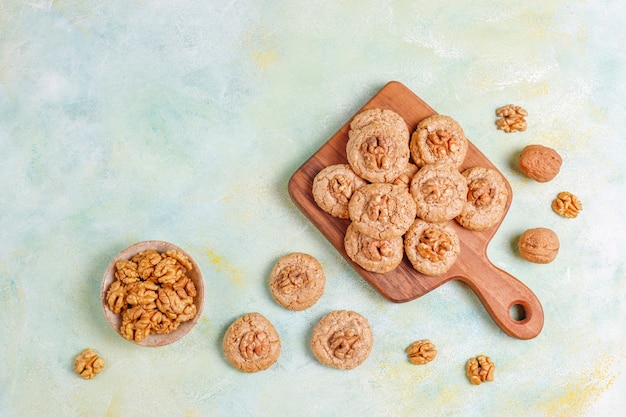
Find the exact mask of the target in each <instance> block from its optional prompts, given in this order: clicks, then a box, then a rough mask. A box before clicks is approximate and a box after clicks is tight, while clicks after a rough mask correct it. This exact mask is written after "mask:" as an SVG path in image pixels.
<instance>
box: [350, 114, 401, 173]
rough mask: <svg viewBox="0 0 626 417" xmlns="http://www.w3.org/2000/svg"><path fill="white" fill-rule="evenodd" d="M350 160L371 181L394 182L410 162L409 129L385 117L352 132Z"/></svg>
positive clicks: (356, 170) (353, 166)
mask: <svg viewBox="0 0 626 417" xmlns="http://www.w3.org/2000/svg"><path fill="white" fill-rule="evenodd" d="M346 155H347V158H348V163H349V164H350V166H351V167H352V169H353V170H354V172H356V174H357V175H358V176H360V177H361V178H364V179H366V180H368V181H370V182H391V181H393V180H395V179H396V178H397V177H398V175H400V174H401V173H402V171H404V168H405V167H406V165H407V164H408V163H409V156H410V152H409V137H408V130H407V131H406V135H405V134H404V132H400V131H398V129H397V128H396V127H395V126H393V125H390V124H386V123H384V122H382V121H377V122H373V123H370V124H367V125H365V126H363V127H361V128H359V129H351V130H350V131H349V132H348V143H347V144H346Z"/></svg>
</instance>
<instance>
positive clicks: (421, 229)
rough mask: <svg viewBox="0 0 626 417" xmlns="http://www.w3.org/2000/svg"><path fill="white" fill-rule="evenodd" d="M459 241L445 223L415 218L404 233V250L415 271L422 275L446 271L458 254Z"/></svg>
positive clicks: (438, 273) (439, 273) (432, 274)
mask: <svg viewBox="0 0 626 417" xmlns="http://www.w3.org/2000/svg"><path fill="white" fill-rule="evenodd" d="M460 249H461V243H460V242H459V238H458V236H457V234H456V232H455V231H454V229H453V228H452V227H451V226H450V225H448V224H446V223H428V222H425V221H424V220H421V219H416V220H415V222H414V223H413V224H412V225H411V227H410V228H409V230H408V231H407V232H406V234H405V235H404V250H405V252H406V256H407V258H409V261H410V262H411V265H413V268H415V269H416V270H417V271H419V272H421V273H422V274H424V275H431V276H434V275H441V274H443V273H444V272H447V271H448V270H449V269H450V268H451V267H452V265H453V264H454V262H455V261H456V258H457V257H458V255H459V252H460Z"/></svg>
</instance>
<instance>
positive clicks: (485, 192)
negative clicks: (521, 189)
mask: <svg viewBox="0 0 626 417" xmlns="http://www.w3.org/2000/svg"><path fill="white" fill-rule="evenodd" d="M462 175H463V176H464V177H465V178H466V180H467V201H466V202H465V204H464V205H463V209H462V210H461V213H460V214H459V215H458V216H457V217H456V221H457V222H458V223H459V224H460V225H461V226H463V227H464V228H466V229H470V230H486V229H489V228H490V227H492V226H493V225H495V224H496V223H498V221H499V220H500V219H502V216H504V209H505V207H506V201H507V197H508V195H509V192H508V190H507V188H506V185H505V182H504V179H503V178H502V175H500V174H499V173H498V172H497V171H495V170H493V169H490V168H483V167H473V168H469V169H466V170H465V171H463V172H462Z"/></svg>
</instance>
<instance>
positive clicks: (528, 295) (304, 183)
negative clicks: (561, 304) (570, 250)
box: [288, 81, 543, 339]
mask: <svg viewBox="0 0 626 417" xmlns="http://www.w3.org/2000/svg"><path fill="white" fill-rule="evenodd" d="M370 108H386V109H391V110H393V111H395V112H396V113H398V114H400V115H401V116H402V117H403V118H404V120H405V121H406V123H407V125H408V127H409V131H410V132H413V131H415V128H416V127H417V124H418V123H419V121H420V120H422V119H424V118H426V117H428V116H431V115H433V114H436V112H435V110H434V109H433V108H431V107H430V106H429V105H428V104H426V103H425V102H424V101H423V100H422V99H420V98H419V97H417V96H416V95H415V94H414V93H413V92H412V91H411V90H409V89H408V88H407V87H405V86H404V85H403V84H401V83H399V82H396V81H392V82H389V83H388V84H386V85H385V86H384V87H383V88H382V89H381V90H380V91H379V92H378V93H377V94H376V95H374V97H373V98H372V99H370V100H369V101H368V102H367V103H366V104H365V105H364V106H363V107H362V108H361V109H360V110H359V111H358V112H357V113H356V114H358V113H359V112H361V111H363V110H365V109H370ZM356 114H355V115H356ZM350 121H351V119H350V120H348V121H347V122H346V123H345V124H344V125H343V126H342V127H341V129H339V131H338V132H337V133H335V134H334V135H333V136H332V137H331V138H330V139H329V140H328V142H326V143H325V144H324V145H323V146H322V147H321V148H320V149H319V150H318V151H317V152H316V153H315V154H314V155H313V156H311V158H309V159H308V160H307V161H306V162H305V163H304V164H303V165H302V166H301V167H300V168H299V169H298V170H297V171H296V172H295V173H294V174H293V176H292V177H291V179H290V181H289V185H288V190H289V195H290V196H291V199H292V200H293V202H294V203H295V204H296V205H297V206H298V208H299V209H300V210H301V211H302V212H303V213H304V214H305V215H306V216H307V217H308V218H309V219H310V220H311V222H312V223H313V224H314V225H315V226H316V227H317V228H318V229H319V230H320V231H321V232H322V233H323V234H324V236H326V238H327V239H328V240H329V241H330V242H331V243H332V244H333V246H334V247H335V248H336V249H337V250H338V251H339V252H340V253H341V254H342V255H343V257H344V258H345V259H346V260H347V261H348V262H349V263H350V264H351V265H352V266H353V267H354V269H355V270H356V271H357V272H358V273H359V274H360V275H361V276H362V277H363V278H364V279H365V280H366V281H367V282H369V283H370V284H371V285H372V286H373V287H374V288H375V289H376V290H377V291H378V292H380V294H382V295H383V296H384V297H385V298H387V299H388V300H390V301H393V302H406V301H410V300H414V299H416V298H418V297H420V296H422V295H424V294H426V293H428V292H429V291H431V290H433V289H435V288H437V287H439V286H440V285H442V284H444V283H446V282H448V281H450V280H452V279H458V280H460V281H462V282H464V283H466V284H467V285H468V286H469V287H470V288H471V289H472V290H473V291H474V292H475V293H476V295H477V296H478V297H479V299H480V300H481V302H482V303H483V305H484V306H485V308H486V309H487V311H488V312H489V314H490V315H491V317H492V318H493V320H494V321H495V322H496V323H497V324H498V326H500V328H502V330H504V331H505V332H506V333H507V334H509V335H511V336H513V337H517V338H520V339H531V338H533V337H535V336H537V335H538V334H539V333H540V332H541V329H542V328H543V308H542V306H541V303H540V301H539V300H538V299H537V297H536V296H535V294H534V293H533V292H532V291H531V290H530V289H529V288H528V287H526V286H525V285H524V284H523V283H522V282H520V281H519V280H517V279H516V278H515V277H513V276H512V275H510V274H508V273H507V272H505V271H503V270H501V269H499V268H497V267H495V266H494V265H493V264H492V263H491V262H490V261H489V259H488V258H487V253H486V250H487V246H488V244H489V242H490V240H491V238H492V237H493V236H494V234H495V233H496V231H497V229H498V227H499V226H500V224H501V222H502V221H500V222H499V223H498V224H497V225H495V226H494V227H492V228H490V229H488V230H485V231H480V232H477V231H471V230H467V229H464V228H463V227H461V226H460V225H459V224H458V223H457V222H456V221H450V224H451V225H452V226H453V227H454V228H455V230H456V232H457V233H458V236H459V240H460V241H461V252H460V254H459V257H458V259H457V261H456V263H455V264H454V266H453V267H452V268H451V269H450V270H449V271H448V272H447V273H445V274H443V275H440V276H435V277H432V276H426V275H423V274H421V273H419V272H418V271H416V270H415V269H413V267H412V265H411V264H410V262H409V261H408V259H407V258H406V256H405V257H404V259H403V261H402V263H401V264H400V266H398V268H396V269H395V270H394V271H393V272H390V273H387V274H377V273H372V272H368V271H366V270H364V269H363V268H361V267H360V266H359V265H357V264H355V263H354V262H352V260H351V259H350V258H349V257H348V256H347V254H346V251H345V249H344V244H343V239H344V235H345V231H346V229H347V227H348V225H349V223H350V221H349V220H344V219H339V218H336V217H332V216H331V215H329V214H327V213H326V212H324V211H323V210H321V209H320V208H319V207H318V206H317V204H316V203H315V201H314V199H313V195H312V184H313V179H314V178H315V175H317V173H318V172H319V171H320V170H321V169H323V168H324V167H326V166H328V165H332V164H338V163H347V158H346V143H347V141H348V130H349V128H350ZM473 166H482V167H486V168H491V169H494V170H496V171H498V172H500V171H499V170H498V169H497V168H496V167H495V166H494V165H493V164H492V163H491V161H489V159H488V158H487V157H486V156H485V155H483V154H482V152H480V151H479V150H478V148H476V147H475V146H474V145H473V144H472V143H471V142H470V144H469V149H468V152H467V156H466V158H465V161H464V163H463V165H462V166H461V168H460V169H461V170H464V169H466V168H470V167H473ZM505 183H506V187H507V189H508V191H509V197H508V199H507V203H506V209H505V215H506V212H507V211H508V209H509V207H510V205H511V201H512V197H513V192H512V190H511V186H510V184H509V183H508V181H506V180H505ZM513 306H517V307H516V308H518V309H520V310H521V311H522V312H523V314H522V316H523V317H522V318H521V319H520V317H516V318H517V319H514V318H513V317H512V316H511V308H512V307H513Z"/></svg>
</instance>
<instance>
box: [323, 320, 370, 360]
mask: <svg viewBox="0 0 626 417" xmlns="http://www.w3.org/2000/svg"><path fill="white" fill-rule="evenodd" d="M373 346H374V336H373V334H372V328H371V327H370V324H369V322H368V321H367V319H366V318H365V317H363V316H362V315H360V314H359V313H356V312H354V311H347V310H335V311H331V312H330V313H328V314H326V315H325V316H324V317H322V319H321V320H320V321H319V322H318V323H317V324H316V325H315V327H314V328H313V332H312V334H311V350H312V351H313V355H315V357H316V358H317V360H318V361H319V362H320V363H321V364H323V365H326V366H330V367H332V368H337V369H354V368H356V367H357V366H359V365H361V364H362V363H363V362H364V361H365V360H366V359H367V357H368V356H369V354H370V352H371V351H372V347H373Z"/></svg>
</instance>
